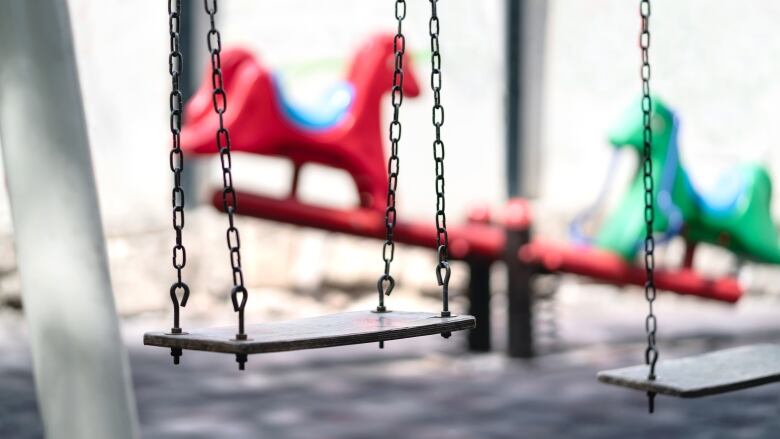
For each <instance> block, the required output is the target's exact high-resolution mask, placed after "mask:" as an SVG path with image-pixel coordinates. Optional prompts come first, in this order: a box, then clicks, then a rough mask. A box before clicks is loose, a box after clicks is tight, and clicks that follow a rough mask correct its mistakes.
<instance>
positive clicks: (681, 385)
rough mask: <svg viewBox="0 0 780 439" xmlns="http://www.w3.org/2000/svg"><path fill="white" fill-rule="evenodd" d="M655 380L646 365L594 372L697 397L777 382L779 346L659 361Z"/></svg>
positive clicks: (630, 383)
mask: <svg viewBox="0 0 780 439" xmlns="http://www.w3.org/2000/svg"><path fill="white" fill-rule="evenodd" d="M655 370H656V379H655V380H652V381H651V380H648V379H647V372H648V366H646V365H640V366H632V367H626V368H623V369H613V370H607V371H603V372H599V373H598V379H599V381H601V382H603V383H607V384H614V385H618V386H622V387H628V388H631V389H636V390H643V391H648V392H655V393H658V394H661V395H668V396H677V397H680V398H698V397H702V396H710V395H717V394H720V393H726V392H732V391H735V390H742V389H747V388H750V387H756V386H760V385H762V384H768V383H773V382H775V381H780V345H774V344H757V345H750V346H742V347H738V348H732V349H725V350H721V351H715V352H711V353H707V354H702V355H696V356H693V357H686V358H678V359H673V360H664V361H659V362H658V363H657V364H656V369H655Z"/></svg>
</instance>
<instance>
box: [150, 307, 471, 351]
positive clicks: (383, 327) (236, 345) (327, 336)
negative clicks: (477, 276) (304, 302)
mask: <svg viewBox="0 0 780 439" xmlns="http://www.w3.org/2000/svg"><path fill="white" fill-rule="evenodd" d="M475 327H476V320H475V319H474V317H472V316H468V315H461V316H456V315H453V316H452V317H441V316H440V315H439V313H428V312H405V311H389V312H385V313H376V312H372V311H356V312H345V313H339V314H330V315H324V316H318V317H311V318H305V319H298V320H288V321H282V322H272V323H262V324H255V325H247V327H246V333H247V335H248V338H249V339H248V340H245V341H237V340H235V335H236V328H235V327H233V326H231V327H220V328H209V329H194V330H190V329H186V328H185V329H184V331H185V332H187V333H186V334H181V335H173V334H169V333H165V332H149V333H146V334H144V344H145V345H148V346H159V347H166V348H180V349H186V350H197V351H209V352H221V353H230V354H262V353H269V352H284V351H294V350H302V349H317V348H328V347H335V346H345V345H353V344H361V343H375V342H381V341H388V340H398V339H402V338H412V337H421V336H425V335H434V334H441V333H450V332H455V331H462V330H466V329H473V328H475Z"/></svg>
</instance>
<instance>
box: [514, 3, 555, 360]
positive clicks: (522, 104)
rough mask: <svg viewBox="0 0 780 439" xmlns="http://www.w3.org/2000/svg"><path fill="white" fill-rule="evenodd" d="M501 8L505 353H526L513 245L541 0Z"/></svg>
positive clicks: (520, 238)
mask: <svg viewBox="0 0 780 439" xmlns="http://www.w3.org/2000/svg"><path fill="white" fill-rule="evenodd" d="M505 14H506V42H505V45H506V56H505V57H506V83H507V90H506V93H507V96H506V176H507V187H506V191H507V195H508V197H509V198H510V203H509V207H508V209H507V211H508V217H507V219H506V238H507V239H506V249H505V255H504V256H505V258H504V259H505V262H506V267H507V276H508V279H507V280H508V285H507V294H508V298H507V299H508V304H509V315H508V318H509V321H508V328H509V337H508V340H509V355H510V356H512V357H523V358H527V357H531V356H533V354H534V349H533V298H534V292H533V290H532V288H531V287H532V283H531V280H532V274H533V273H532V270H531V268H530V267H528V266H524V265H523V264H521V263H520V261H519V259H518V251H519V249H520V248H521V247H522V246H523V245H525V244H527V243H528V242H529V241H530V239H531V236H530V230H531V223H530V208H529V207H528V206H527V204H525V202H524V201H522V200H519V199H516V197H530V196H533V195H534V193H535V192H536V191H537V187H536V186H537V180H538V178H537V177H538V168H539V166H538V163H537V162H538V154H539V142H540V137H541V136H540V131H541V130H540V126H541V113H542V112H541V107H542V104H541V102H542V94H541V90H542V86H541V85H542V79H543V73H544V69H543V66H544V40H545V38H544V37H545V31H546V16H547V2H546V1H545V0H506V11H505ZM513 199H515V200H513ZM521 205H522V207H521ZM518 209H519V210H518ZM515 215H519V216H516V217H513V216H515Z"/></svg>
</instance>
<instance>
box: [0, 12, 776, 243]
mask: <svg viewBox="0 0 780 439" xmlns="http://www.w3.org/2000/svg"><path fill="white" fill-rule="evenodd" d="M69 3H70V7H71V11H72V17H73V25H74V28H75V33H76V35H75V37H76V46H77V50H78V57H79V59H78V63H79V67H80V75H81V83H82V88H83V92H84V93H83V94H84V96H85V98H86V102H85V107H86V112H87V119H88V123H89V133H90V137H91V141H92V148H93V155H94V162H95V166H96V174H97V178H98V183H99V188H100V199H101V203H102V208H103V211H104V221H105V222H106V225H107V229H108V230H109V232H111V233H117V232H123V233H124V232H132V231H140V230H147V229H149V228H163V227H167V225H168V221H169V217H168V216H169V212H168V210H169V208H168V206H169V200H168V197H169V185H170V171H169V170H168V167H167V154H168V153H167V149H168V147H169V135H168V133H167V92H168V87H169V86H170V83H169V78H168V76H167V69H166V59H167V50H168V42H167V15H166V10H165V5H164V2H160V1H153V0H143V1H133V2H131V1H126V0H125V1H120V0H102V1H96V0H70V2H69ZM408 3H409V15H408V16H409V18H408V20H407V25H406V29H407V30H408V44H409V47H410V48H411V49H412V50H422V51H423V52H422V54H423V55H425V53H426V52H425V50H427V47H428V36H427V17H426V16H427V14H428V2H427V1H423V0H420V1H414V0H412V1H410V2H408ZM635 3H636V2H629V1H625V0H592V1H588V2H582V1H577V0H555V1H550V5H549V11H548V19H549V35H548V37H547V42H546V46H547V50H548V56H547V57H546V60H547V61H546V63H547V65H546V66H545V67H546V72H547V74H546V78H545V84H544V96H545V99H546V101H545V106H544V113H543V117H542V120H543V121H544V122H543V130H542V142H541V143H542V145H541V152H542V156H541V172H540V195H541V200H542V201H543V202H544V203H543V204H544V205H545V206H548V207H549V208H550V209H551V210H552V211H554V212H558V213H559V214H560V216H561V217H562V218H566V217H567V216H568V215H571V213H573V212H574V211H576V210H578V209H579V208H581V207H582V206H584V205H586V204H587V203H588V202H589V201H590V200H591V199H592V198H593V197H594V196H595V192H596V191H597V189H598V185H599V182H600V180H601V174H602V173H603V171H604V169H605V167H606V162H607V160H608V158H609V147H608V146H607V144H606V142H605V140H604V139H605V133H606V131H607V129H608V127H609V126H610V124H611V123H612V122H613V121H614V120H615V119H616V117H617V115H618V114H619V113H620V112H621V111H622V109H623V108H624V107H625V106H626V105H627V104H628V103H630V102H631V101H632V100H633V99H635V98H636V96H637V95H638V92H639V91H640V86H639V79H638V76H637V75H638V65H639V52H638V48H637V39H636V37H637V29H638V25H639V21H638V16H637V5H636V4H635ZM185 5H191V6H192V7H197V8H201V7H202V5H201V2H200V1H190V0H185ZM653 5H654V8H653V19H652V32H653V39H652V49H651V57H652V62H653V67H654V68H653V88H654V90H656V91H658V92H659V93H660V94H661V95H662V96H663V97H664V98H665V99H666V100H667V101H668V102H669V103H670V104H671V105H672V106H674V107H675V108H677V109H678V110H679V111H680V114H681V115H682V122H683V125H682V129H681V135H682V139H681V147H682V156H683V160H684V161H685V162H686V164H687V165H688V167H689V169H690V170H691V171H692V174H693V176H694V178H695V179H696V181H697V182H701V184H705V185H706V184H707V183H712V182H713V181H714V179H715V178H716V176H717V174H718V173H719V172H720V171H722V170H724V169H725V168H727V167H728V166H730V165H731V164H733V163H734V162H737V161H741V160H762V161H765V162H766V163H768V164H769V165H770V167H771V170H772V172H773V175H774V176H775V177H780V156H778V153H777V152H775V151H777V149H778V148H777V146H778V145H777V143H778V142H777V140H775V139H774V138H773V133H774V128H775V126H776V125H777V120H778V110H777V107H776V105H773V103H775V102H777V101H778V98H780V80H778V79H777V77H778V76H780V75H778V74H780V58H778V57H775V56H772V55H773V54H775V53H778V50H780V37H778V36H777V34H776V32H774V30H775V22H774V21H775V20H774V18H775V17H778V16H780V3H778V2H776V1H772V0H756V1H752V2H750V3H744V2H742V3H740V2H734V1H730V2H726V1H718V2H712V1H704V0H689V1H686V2H674V1H672V0H657V1H655V2H654V3H653ZM502 14H503V1H500V0H483V1H480V2H475V1H472V0H448V1H447V2H443V3H442V6H441V20H442V36H441V38H442V50H443V52H444V64H443V67H444V91H443V104H444V106H445V109H446V123H445V127H446V129H445V132H444V140H445V143H446V144H447V147H448V151H447V177H448V183H447V184H448V186H447V188H448V193H449V194H450V202H449V203H448V209H450V214H451V216H452V217H453V218H457V217H460V216H461V215H463V213H464V211H465V209H466V208H467V207H468V206H469V205H470V204H473V203H475V202H478V201H484V202H489V203H491V204H494V205H497V204H500V203H501V202H502V200H503V199H504V167H503V165H502V160H503V156H504V151H503V143H502V141H503V112H502V103H503V80H502V75H503V54H504V51H503V47H502V45H503V29H502V27H503V16H502ZM219 15H220V19H221V22H220V25H221V28H222V31H223V44H224V45H232V44H244V45H248V46H249V47H251V48H253V49H254V50H256V51H258V52H260V53H261V54H262V57H263V59H264V60H265V62H267V63H268V64H269V65H273V66H279V68H281V70H282V71H283V72H286V73H287V74H288V79H289V81H288V82H289V83H290V84H291V86H292V87H293V88H295V89H296V90H297V91H295V93H296V95H297V96H301V95H304V96H305V95H306V94H307V93H315V92H317V91H318V90H320V89H321V88H323V86H322V83H323V81H327V80H332V79H335V78H337V77H338V76H339V74H340V72H341V71H342V69H343V65H342V64H340V63H339V62H338V60H339V59H344V58H346V57H348V56H349V54H350V53H351V52H352V50H353V49H354V48H355V46H357V45H358V44H359V43H360V41H361V40H362V39H363V38H365V37H366V36H367V35H369V34H370V33H372V32H375V31H377V30H386V31H390V30H392V29H393V25H394V22H393V8H392V2H391V1H385V2H380V1H365V0H338V1H334V2H321V1H314V0H286V1H284V2H278V1H252V0H229V1H223V2H222V3H221V5H220V14H219ZM204 45H205V40H204ZM203 50H204V51H205V47H204V48H203ZM333 60H336V61H335V62H334V61H333ZM421 61H422V60H421ZM417 67H418V70H419V74H420V75H421V76H423V78H422V83H423V84H427V81H426V79H425V77H426V76H427V75H428V74H429V71H428V68H427V63H425V62H418V63H417ZM406 103H408V105H406V106H405V107H404V110H403V116H402V117H403V123H404V142H403V143H402V174H401V180H400V191H401V194H402V195H401V197H400V198H399V205H400V209H401V212H402V214H404V215H410V216H416V217H425V216H431V217H432V211H433V206H434V195H433V188H434V186H433V176H432V174H433V163H432V158H431V151H430V149H431V139H432V129H431V127H430V94H429V93H428V94H426V95H424V96H422V97H421V98H420V99H415V100H411V99H410V100H407V101H406ZM385 107H389V102H387V103H386V105H385ZM215 166H216V165H215ZM236 168H237V170H236V172H237V176H236V181H237V184H239V185H240V184H241V182H242V181H246V182H248V183H247V184H250V183H251V184H252V185H260V186H265V185H268V186H274V185H279V182H278V181H276V182H274V181H264V179H265V180H269V179H275V180H278V179H279V178H281V177H282V176H283V175H284V172H286V171H284V167H283V166H282V167H280V166H278V162H275V161H265V160H252V161H251V162H250V160H244V161H242V160H239V161H238V163H237V164H236ZM271 168H272V169H274V171H273V172H270V173H268V174H266V173H265V172H260V171H258V170H261V169H271ZM279 169H282V170H281V171H280V170H279ZM264 176H265V177H264ZM272 177H273V178H272ZM314 181H319V182H320V183H319V184H314V183H313V182H314ZM323 181H324V182H327V183H322V182H323ZM304 183H305V185H304V186H305V187H304V191H305V192H307V196H312V197H318V196H320V195H323V193H324V192H327V194H325V196H326V197H331V198H335V201H336V202H345V201H344V200H349V199H350V194H348V193H347V192H349V187H350V186H349V184H348V181H347V180H346V178H344V176H343V175H338V174H334V173H333V172H326V171H322V170H315V171H313V172H311V173H310V174H309V175H307V176H306V180H305V182H304ZM2 197H3V198H4V197H5V194H4V193H3V194H2ZM775 205H776V206H777V203H775ZM0 206H2V207H1V208H0V230H3V231H5V232H6V233H7V232H8V231H9V230H10V221H9V219H8V218H9V216H8V212H7V207H6V204H5V203H1V204H0Z"/></svg>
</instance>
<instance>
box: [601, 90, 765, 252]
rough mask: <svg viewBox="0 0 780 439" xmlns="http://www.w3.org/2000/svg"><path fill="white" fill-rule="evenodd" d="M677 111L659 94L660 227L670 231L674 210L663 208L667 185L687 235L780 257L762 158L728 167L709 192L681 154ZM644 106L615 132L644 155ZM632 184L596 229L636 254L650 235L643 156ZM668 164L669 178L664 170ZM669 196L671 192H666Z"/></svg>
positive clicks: (617, 141)
mask: <svg viewBox="0 0 780 439" xmlns="http://www.w3.org/2000/svg"><path fill="white" fill-rule="evenodd" d="M675 123H676V121H675V116H674V113H673V112H672V110H671V109H670V108H669V107H667V106H666V105H665V104H664V102H663V101H661V100H660V99H659V98H657V97H655V98H653V108H652V125H653V145H652V147H653V153H652V154H653V164H654V166H653V180H654V182H655V191H654V197H655V206H656V207H655V227H654V229H655V232H656V234H662V233H666V232H667V231H668V229H669V227H670V221H669V218H668V216H669V212H670V210H669V209H668V208H667V209H661V207H660V203H659V192H664V188H666V189H667V191H666V192H668V195H669V198H670V199H671V202H672V205H673V206H674V208H676V210H677V211H679V213H680V214H681V216H682V220H683V223H684V227H683V228H682V230H681V233H683V234H684V235H685V237H686V239H688V240H690V241H693V242H707V243H711V244H716V245H719V246H722V247H725V248H727V249H729V250H731V251H732V252H734V253H736V254H738V255H740V256H742V257H745V258H747V259H751V260H754V261H758V262H766V263H772V264H779V263H780V245H778V234H777V230H776V228H775V225H774V223H773V222H772V218H771V214H770V205H771V198H772V181H771V179H770V177H769V174H768V172H767V170H766V168H765V167H764V166H762V165H760V164H741V165H738V166H736V167H735V168H734V169H731V170H729V171H728V172H726V173H725V174H724V176H723V178H722V180H721V181H720V182H719V183H718V184H717V185H716V186H715V188H714V190H713V191H710V192H703V191H699V190H697V188H696V187H695V186H694V185H693V184H692V183H691V180H690V178H689V177H688V173H687V172H686V170H685V167H684V164H683V163H682V162H681V161H679V160H678V159H677V157H679V151H677V139H676V136H677V131H676V129H675ZM642 127H643V124H642V111H641V107H640V105H639V103H636V104H634V105H632V106H631V108H630V109H629V110H628V111H627V112H626V113H625V114H624V115H623V117H622V118H621V120H620V121H619V123H618V124H617V125H616V126H615V127H614V128H613V130H612V131H611V132H610V134H609V141H610V143H611V144H612V145H613V146H614V147H616V148H625V147H628V148H631V149H632V150H634V151H635V152H636V153H637V154H638V155H639V157H640V159H641V155H642V145H643V140H642V135H643V134H642ZM638 163H639V165H638V167H637V169H636V173H635V175H634V177H633V179H632V181H631V184H630V186H629V188H628V190H627V191H626V192H625V194H623V198H622V200H621V201H620V203H619V204H618V205H617V207H616V208H615V209H614V210H613V211H612V212H610V214H609V215H608V217H607V218H606V220H605V222H604V223H603V225H602V226H601V229H600V230H599V232H598V233H597V235H596V238H595V244H596V246H598V247H600V248H604V249H607V250H610V251H612V252H615V253H617V254H619V255H620V256H622V257H623V258H625V259H627V260H632V259H633V258H634V257H635V256H636V253H637V251H638V250H639V249H640V245H641V243H642V240H643V239H644V235H645V223H644V186H643V181H642V162H641V160H639V162H638ZM665 168H668V169H667V170H666V173H667V174H666V175H667V180H668V183H667V184H664V183H663V181H662V175H663V174H664V172H665V171H664V170H665ZM664 196H666V194H664Z"/></svg>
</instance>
